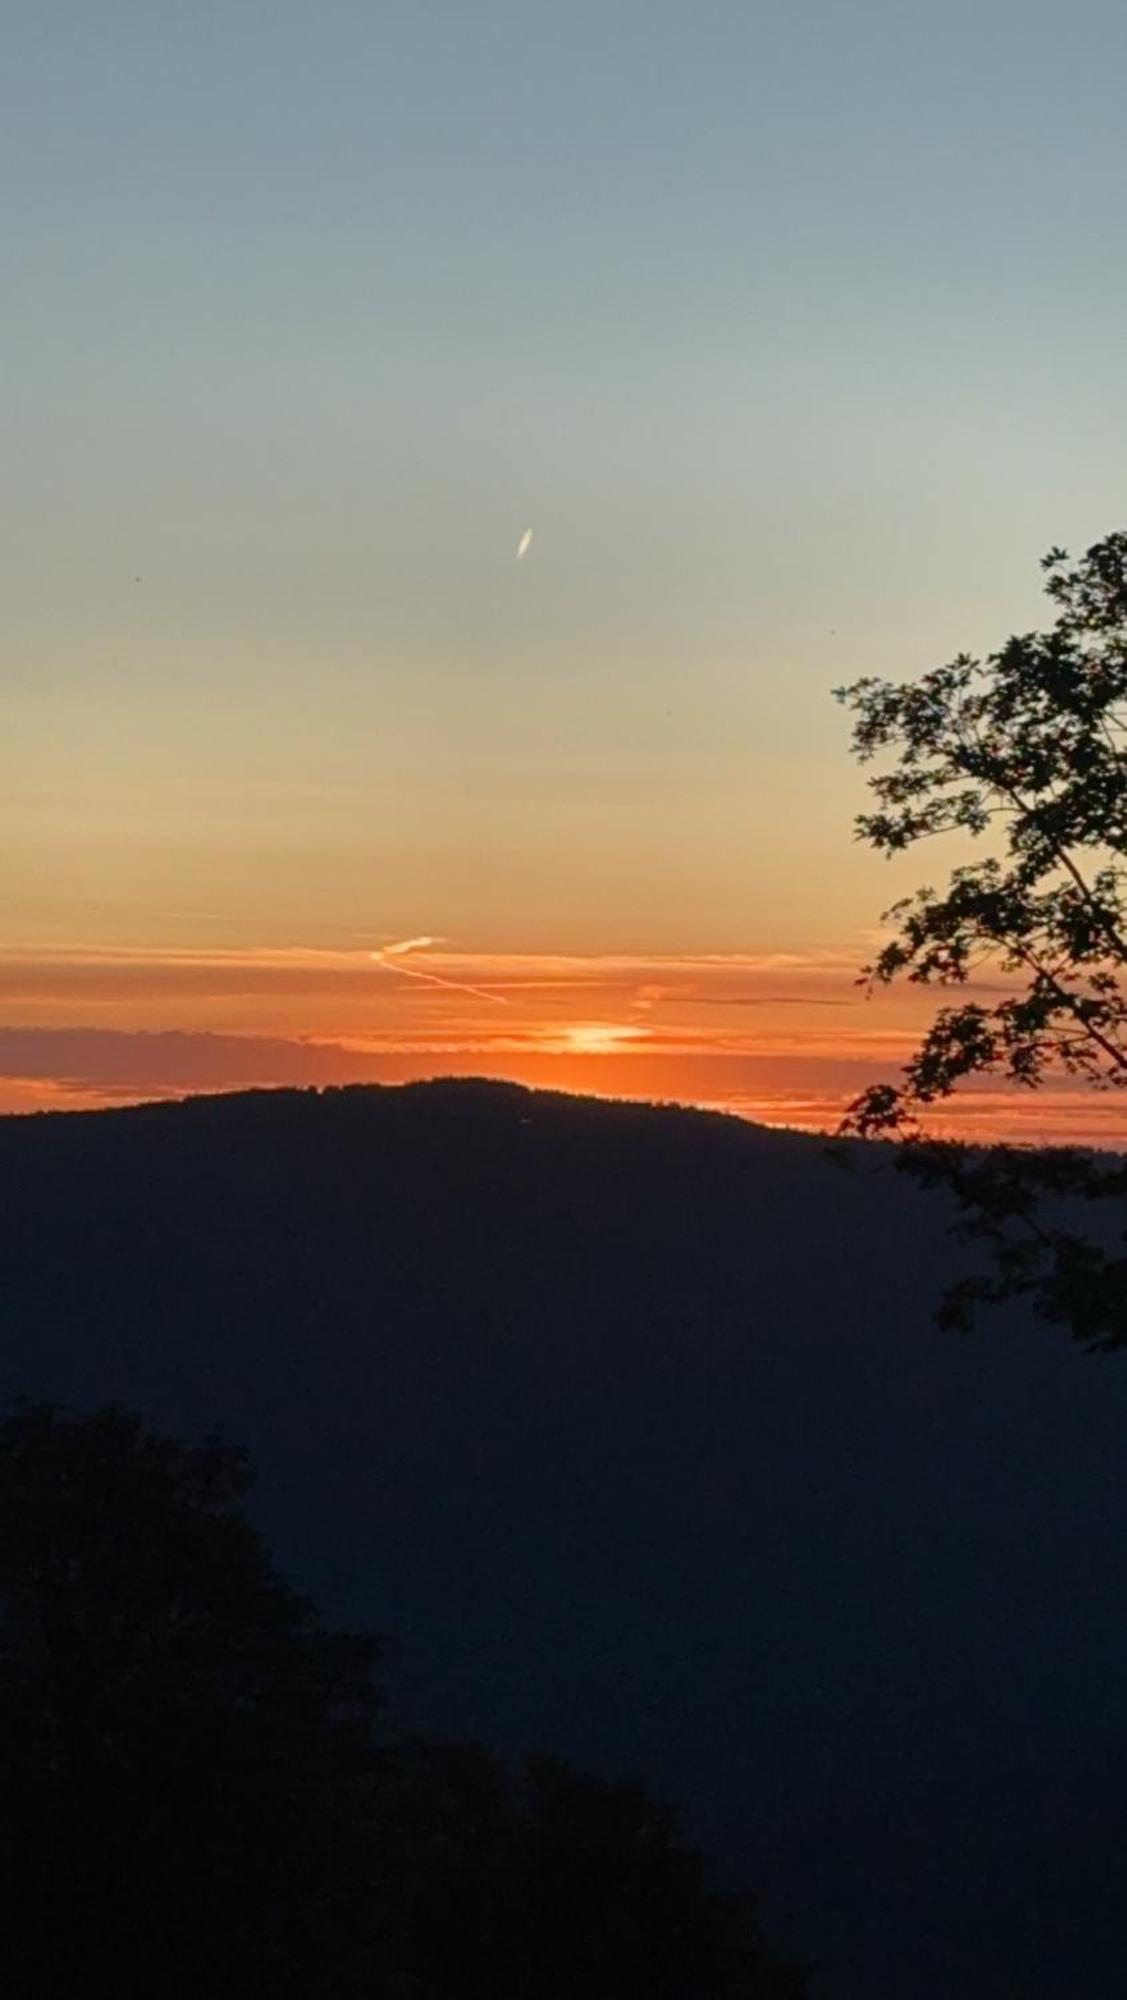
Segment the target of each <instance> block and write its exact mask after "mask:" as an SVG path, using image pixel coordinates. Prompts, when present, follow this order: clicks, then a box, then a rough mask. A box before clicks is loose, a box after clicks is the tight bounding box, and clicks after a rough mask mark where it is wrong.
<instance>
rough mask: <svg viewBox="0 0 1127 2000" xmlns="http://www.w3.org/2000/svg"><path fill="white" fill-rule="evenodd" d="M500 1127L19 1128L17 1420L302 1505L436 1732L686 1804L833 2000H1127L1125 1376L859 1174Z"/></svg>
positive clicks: (465, 1108)
mask: <svg viewBox="0 0 1127 2000" xmlns="http://www.w3.org/2000/svg"><path fill="white" fill-rule="evenodd" d="M859 1160H860V1166H859V1171H858V1172H856V1173H854V1174H844V1173H842V1172H840V1171H839V1170H837V1169H835V1167H834V1166H833V1165H831V1164H830V1163H829V1162H828V1161H827V1159H826V1154H825V1146H824V1142H822V1141H819V1140H817V1139H810V1138H803V1137H799V1136H795V1135H790V1134H784V1133H778V1132H770V1131H765V1130H762V1129H760V1128H757V1127H754V1126H749V1125H747V1124H745V1123H743V1122H742V1121H738V1120H735V1119H728V1118H723V1117H719V1116H710V1115H707V1114H704V1113H699V1112H693V1111H685V1110H676V1109H670V1108H664V1107H648V1106H641V1105H623V1104H608V1103H602V1102H597V1101H592V1100H585V1099H577V1098H569V1097H563V1096H551V1095H545V1094H540V1093H531V1092H527V1091H524V1090H522V1089H520V1088H518V1087H515V1086H509V1085H503V1084H486V1083H473V1082H450V1083H434V1084H425V1085H411V1086H405V1087H402V1088H394V1089H392V1088H382V1089H381V1088H372V1087H365V1088H354V1089H341V1090H332V1091H326V1092H322V1093H317V1092H302V1091H272V1092H262V1093H254V1094H250V1095H244V1096H228V1097H221V1098H210V1099H208V1098H200V1099H194V1100H189V1101H187V1102H185V1103H183V1104H174V1105H168V1104H165V1105H154V1106H145V1107H140V1108H134V1109H128V1110H120V1111H110V1112H98V1113H78V1114H65V1115H63V1114H60V1115H55V1114H52V1115H45V1116H39V1117H32V1118H18V1119H17V1118H10V1119H4V1120H0V1329H2V1354H0V1389H2V1390H3V1391H4V1392H5V1393H6V1394H8V1395H19V1394H29V1395H34V1396H50V1397H54V1398H57V1399H59V1400H60V1401H64V1402H66V1403H68V1404H71V1405H73V1406H75V1407H78V1408H89V1407H92V1406H94V1405H96V1404H100V1403H104V1402H107V1401H110V1400H114V1399H117V1400H121V1401H124V1402H126V1403H128V1404H130V1405H131V1406H133V1407H135V1408H138V1409H140V1410H141V1411H142V1412H143V1413H144V1414H145V1415H146V1417H148V1418H149V1419H150V1420H151V1421H152V1422H154V1423H157V1424H159V1425H160V1426H162V1427H165V1428H170V1429H174V1430H176V1431H178V1432H180V1433H181V1434H188V1435H193V1436H199V1435H201V1434H202V1433H204V1432H206V1431H208V1430H211V1429H214V1428H216V1427H219V1428H220V1429H221V1430H222V1431H223V1433H224V1434H225V1435H226V1436H227V1437H228V1438H230V1439H232V1440H235V1441H238V1442H242V1443H245V1444H247V1445H248V1446H249V1447H250V1449H251V1451H252V1452H253V1455H254V1459H255V1463H256V1465H257V1467H258V1472H259V1483H258V1488H257V1494H256V1514H257V1518H258V1520H259V1522H260V1524H261V1525H262V1526H263V1527H264V1528H265V1530H266V1531H267V1533H268V1535H269V1537H270V1541H271V1545H272V1548H273V1550H274V1553H275V1556H276V1558H277V1560H278V1563H279V1565H280V1567H281V1568H282V1570H283V1572H284V1573H285V1574H287V1575H288V1576H290V1577H291V1578H292V1579H293V1581H294V1582H295V1583H297V1584H299V1585H300V1586H301V1587H302V1588H303V1589H306V1590H308V1591H309V1592H310V1593H311V1594H312V1595H313V1596H314V1597H315V1598H316V1600H317V1602H318V1604H319V1605H320V1607H321V1609H322V1610H323V1612H324V1613H325V1614H326V1615H327V1616H329V1617H330V1618H332V1619H334V1620H342V1619H344V1620H348V1621H350V1622H353V1623H364V1624H367V1625H369V1626H371V1627H374V1628H376V1629H378V1630H380V1631H385V1632H387V1633H389V1634H390V1635H392V1637H393V1639H394V1642H395V1643H394V1648H393V1651H392V1654H391V1658H390V1661H389V1670H388V1680H389V1685H390V1687H391V1690H392V1695H393V1701H394V1711H395V1714H396V1716H397V1717H398V1718H400V1719H402V1720H404V1721H411V1722H418V1723H420V1724H423V1725H425V1726H429V1727H434V1728H439V1729H443V1730H449V1731H452V1732H465V1733H472V1734H475V1735H480V1736H483V1737H485V1738H486V1739H487V1740H488V1741H490V1742H492V1743H493V1744H495V1745H496V1746H497V1747H499V1748H502V1749H509V1748H521V1747H525V1746H533V1745H544V1746H549V1747H552V1748H555V1749H559V1750H561V1751H564V1752H567V1753H569V1754H571V1755H572V1756H574V1757H576V1758H578V1759H581V1760H583V1761H584V1762H586V1763H589V1764H596V1765H600V1766H606V1767H609V1768H611V1769H615V1770H620V1769H635V1770H638V1771H641V1772H643V1773H644V1774H645V1775H646V1776H647V1777H648V1778H649V1779H650V1780H651V1781H652V1783H653V1784H654V1785H655V1786H656V1787H657V1788H658V1789H662V1790H664V1791H665V1792H667V1793H668V1794H669V1795H670V1796H672V1797H673V1798H675V1799H676V1800H677V1801H678V1802H679V1803H681V1804H682V1805H683V1807H684V1809H685V1813H686V1819H687V1823H688V1827H689V1830H690V1832H691V1833H692V1834H693V1835H694V1836H695V1837H697V1838H699V1839H701V1840H702V1841H704V1842H705V1844H706V1845H709V1846H710V1847H711V1848H712V1850H713V1851H714V1852H715V1853H716V1854H717V1855H718V1857H719V1858H720V1860H721V1862H722V1863H723V1865H724V1866H725V1867H726V1868H727V1869H729V1870H730V1871H731V1872H732V1873H733V1874H736V1875H738V1876H739V1877H740V1878H741V1879H746V1880H747V1881H749V1882H750V1883H751V1884H752V1885H753V1886H755V1887H756V1888H757V1889H758V1891H759V1892H760V1896H761V1901H762V1907H763V1914H764V1918H765V1921H766V1922H767V1925H768V1928H769V1930H770V1933H771V1935H772V1936H775V1937H778V1938H779V1939H780V1940H781V1941H782V1942H783V1943H784V1944H789V1945H792V1946H793V1947H795V1948H796V1949H798V1950H799V1951H800V1952H801V1953H802V1954H803V1955H805V1956H808V1957H811V1958H813V1959H815V1960H817V1961H818V1962H819V1963H820V1965H821V1967H822V1974H823V1977H822V1986H821V1988H820V1990H821V1991H822V1992H824V1993H825V1995H826V1996H827V2000H1003V1996H1013V1997H1014V2000H1075V1997H1076V1996H1079V1995H1083V2000H1122V1996H1123V1995H1124V1994H1125V1993H1127V1954H1125V1950H1124V1944H1125V1932H1127V1925H1125V1922H1124V1917H1123V1914H1122V1905H1123V1888H1122V1885H1123V1881H1124V1879H1127V1876H1125V1867H1124V1864H1125V1863H1127V1786H1125V1784H1124V1779H1125V1778H1127V1723H1125V1721H1124V1702H1123V1690H1124V1687H1125V1686H1127V1358H1122V1357H1121V1358H1119V1359H1117V1358H1116V1357H1110V1358H1109V1357H1090V1356H1087V1355H1084V1354H1082V1353H1080V1352H1079V1351H1077V1350H1075V1349H1073V1348H1071V1347H1070V1346H1069V1345H1068V1343H1067V1341H1066V1340H1065V1339H1064V1337H1063V1336H1062V1335H1061V1334H1060V1333H1059V1332H1056V1331H1052V1330H1049V1329H1046V1328H1044V1327H1042V1326H1040V1325H1038V1324H1036V1323H1034V1322H1032V1321H1030V1320H1029V1318H1028V1317H1027V1316H1025V1315H1023V1314H1021V1313H1018V1312H1014V1313H1012V1314H1010V1315H1008V1316H1006V1315H1002V1316H999V1317H998V1318H997V1319H995V1320H994V1321H992V1322H990V1323H988V1324H987V1325H985V1326H984V1327H983V1329H982V1331H981V1332H980V1333H979V1334H977V1335H976V1336H974V1337H973V1338H972V1339H960V1338H958V1337H956V1336H954V1335H951V1334H943V1333H940V1332H939V1331H937V1330H936V1329H935V1327H934V1326H933V1325H932V1323H931V1320H930V1311H931V1307H932V1305H933V1303H934V1299H935V1297H936V1294H937V1292H938V1290H939V1287H940V1285H941V1282H942V1280H943V1278H944V1276H945V1275H949V1274H950V1271H951V1269H952V1268H953V1260H954V1259H956V1258H957V1257H959V1256H960V1255H962V1252H960V1251H958V1250H957V1249H954V1248H953V1247H952V1245H951V1243H950V1241H949V1239H948V1237H947V1235H946V1220H947V1218H946V1216H945V1213H944V1211H943V1208H942V1206H941V1204H940V1203H939V1201H938V1200H937V1199H936V1198H935V1197H933V1196H927V1195H924V1194H922V1193H921V1192H919V1191H918V1190H917V1189H915V1188H913V1187H911V1186H910V1185H909V1184H907V1183H906V1182H905V1181H904V1180H903V1179H902V1178H900V1177H898V1176H897V1175H896V1174H895V1173H893V1172H892V1171H891V1170H890V1169H889V1167H888V1162H887V1155H886V1153H885V1152H884V1150H883V1149H878V1148H872V1149H862V1151H861V1153H860V1155H859Z"/></svg>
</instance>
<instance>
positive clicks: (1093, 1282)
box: [837, 533, 1127, 1348]
mask: <svg viewBox="0 0 1127 2000" xmlns="http://www.w3.org/2000/svg"><path fill="white" fill-rule="evenodd" d="M1067 563H1068V558H1067V555H1066V554H1065V552H1064V550H1062V549H1053V550H1052V551H1051V552H1050V554H1049V555H1048V556H1046V557H1045V559H1044V563H1043V565H1042V566H1043V568H1044V570H1045V571H1046V573H1047V576H1048V583H1047V586H1046V588H1047V591H1048V594H1049V596H1050V597H1051V598H1052V599H1053V601H1054V602H1055V604H1056V605H1057V606H1058V614H1057V618H1056V621H1055V624H1054V625H1053V627H1052V629H1051V630H1050V631H1048V632H1031V633H1026V634H1024V635H1022V636H1019V637H1014V638H1011V639H1009V640H1008V641H1007V642H1006V644H1005V645H1004V646H1003V647H1002V649H1001V651H1000V652H997V653H994V654H992V655H990V657H989V658H988V659H987V660H986V661H985V662H983V661H980V660H977V659H974V658H972V657H971V656H970V655H969V654H965V653H964V654H960V655H959V657H958V658H957V659H955V660H954V661H953V662H952V663H951V664H950V665H949V666H945V667H939V668H936V669H935V670H934V671H933V672H931V673H929V674H925V675H924V677H923V678H922V679H921V680H920V681H917V682H911V683H907V684H905V685H902V686H895V685H892V684H890V683H888V682H886V681H880V680H876V679H873V678H866V679H863V680H860V681H857V682H856V683H854V685H853V686H852V687H848V688H841V689H838V690H837V694H838V699H839V700H841V701H844V702H846V703H847V704H848V705H849V707H850V708H851V709H852V710H853V711H854V713H855V714H856V716H857V721H856V724H855V727H854V735H853V744H854V748H855V751H856V753H857V755H858V757H859V758H860V759H861V761H862V762H867V761H868V760H869V759H870V758H871V757H873V756H875V755H876V754H877V753H878V752H880V751H884V750H889V749H892V750H894V751H895V752H896V755H897V763H896V765H895V768H894V769H892V770H891V771H888V772H885V773H883V774H881V775H879V776H877V777H874V778H873V779H872V780H871V781H870V788H871V790H872V792H873V793H874V795H875V797H876V800H877V809H876V810H875V811H874V812H870V813H865V814H862V815H861V816H860V817H859V819H858V821H857V827H858V833H859V835H860V837H861V838H862V839H864V840H867V841H868V842H869V843H870V844H871V845H872V846H873V847H875V848H876V849H877V851H878V852H879V853H883V854H887V855H891V854H895V853H898V852H900V851H901V850H903V849H905V848H908V847H911V846H914V845H915V844H916V843H917V842H918V841H921V840H926V839H929V838H931V837H932V836H933V835H937V834H945V833H959V832H961V833H965V834H968V835H970V836H971V837H972V838H975V839H977V838H980V837H982V836H984V835H992V836H993V837H994V838H995V839H996V840H998V841H1000V842H1001V844H1002V846H1003V850H1004V851H1003V854H1002V855H1001V857H999V855H997V854H994V855H990V856H988V857H987V858H985V859H984V860H982V861H979V862H976V863H974V864H971V865H966V866H961V867H957V868H956V869H955V870H954V872H953V873H952V875H951V877H950V880H949V883H948V887H947V890H946V893H945V894H939V893H937V892H936V891H935V890H934V889H932V888H924V889H921V890H920V891H919V892H918V894H917V895H916V896H914V897H910V898H907V899H905V900H904V901H901V902H899V903H897V904H895V905H894V906H893V908H892V909H891V910H889V911H887V912H886V913H885V916H886V920H888V919H895V921H896V924H897V926H898V933H899V934H898V935H897V936H896V937H895V938H894V939H893V940H892V941H891V942H890V943H888V944H887V945H885V947H884V949H883V950H882V951H881V952H880V953H879V955H878V956H877V958H876V960H875V962H874V963H873V964H872V965H871V966H868V967H866V969H865V974H864V977H865V978H866V979H867V980H868V981H870V982H871V983H874V982H875V983H880V984H887V983H888V982H889V981H891V980H893V979H896V978H898V977H901V976H905V977H907V978H908V979H909V980H911V981H914V982H916V983H920V984H935V985H938V986H961V985H965V984H966V983H967V982H968V981H969V980H973V979H974V978H975V977H976V975H978V974H980V973H983V972H985V973H987V974H988V975H989V974H991V973H993V975H994V976H995V977H996V976H997V974H998V972H999V970H1000V971H1001V972H1002V973H1003V974H1005V975H1012V981H1013V983H1012V984H1007V987H1006V990H1005V992H1004V993H1003V995H1002V997H1001V998H999V999H996V1000H995V1001H994V1002H993V1004H991V1005H986V1004H983V1002H982V1001H981V1000H979V999H974V1000H969V1001H966V1002H964V1003H962V1004H959V1005H954V1006H946V1007H943V1008H942V1009H941V1010H940V1012H939V1013H938V1015H937V1017H936V1019H935V1021H934V1022H933V1024H932V1026H931V1028H930V1029H929V1031H928V1033H927V1034H926V1035H925V1037H924V1039H923V1042H922V1043H921V1045H920V1047H919V1048H918V1049H917V1051H916V1053H915V1054H914V1056H913V1057H912V1059H911V1061H910V1062H909V1063H908V1064H907V1066H906V1068H905V1071H904V1081H903V1082H902V1083H899V1084H892V1083H881V1084H875V1085H873V1086H872V1087H871V1088H870V1089H868V1090H867V1091H866V1092H865V1093H864V1094H863V1096H862V1097H860V1098H859V1099H858V1100H857V1102H856V1103H855V1104H854V1105H853V1106H852V1107H851V1109H850V1113H849V1116H848V1118H847V1120H846V1123H845V1126H844V1128H843V1129H844V1130H845V1131H847V1132H854V1133H861V1134H864V1135H881V1134H886V1135H890V1136H894V1137H897V1138H900V1139H902V1140H905V1141H907V1144H906V1145H905V1146H904V1147H903V1149H902V1151H901V1153H900V1156H899V1163H900V1164H901V1165H902V1166H903V1167H904V1168H905V1169H906V1170H907V1171H909V1172H910V1173H912V1174H914V1175H916V1176H917V1177H918V1178H919V1179H920V1180H921V1181H923V1182H925V1183H929V1184H935V1185H941V1186H943V1187H944V1188H946V1189H948V1190H949V1191H950V1192H952V1193H953V1194H954V1195H955V1197H956V1200H957V1202H958V1204H959V1207H960V1210H961V1213H962V1217H963V1227H964V1232H965V1233H966V1234H967V1235H969V1236H972V1237H974V1238H977V1239H979V1240H982V1241H984V1242H985V1243H987V1244H988V1245H989V1246H990V1247H991V1250H992V1253H993V1271H992V1274H990V1275H976V1276H973V1277H970V1278H966V1279H963V1280H962V1281H961V1282H959V1283H958V1284H956V1285H955V1286H953V1287H952V1288H951V1289H950V1290H949V1291H948V1293H947V1295H946V1298H945V1300H944V1303H943V1306H942V1308H941V1317H942V1318H943V1320H944V1321H945V1322H946V1323H948V1324H952V1325H966V1324H968V1323H969V1322H970V1320H971V1318H972V1316H973V1311H974V1308H975V1307H976V1306H977V1305H978V1304H980V1303H983V1302H992V1301H997V1300H999V1299H1003V1298H1006V1297H1009V1296H1011V1295H1014V1294H1021V1295H1024V1296H1028V1297H1029V1298H1031V1299H1032V1300H1033V1301H1034V1302H1035V1304H1036V1305H1037V1307H1038V1308H1039V1310H1040V1311H1041V1312H1043V1313H1044V1314H1045V1315H1047V1317H1049V1318H1050V1319H1052V1320H1055V1321H1059V1322H1061V1323H1063V1324H1064V1325H1066V1326H1067V1327H1068V1329H1069V1330H1070V1332H1071V1333H1072V1335H1073V1336H1074V1338H1075V1339H1077V1340H1079V1341H1082V1342H1084V1343H1085V1344H1086V1345H1087V1346H1089V1347H1093V1348H1115V1347H1120V1346H1123V1345H1125V1344H1127V1258H1125V1257H1124V1256H1123V1254H1122V1253H1121V1252H1119V1251H1118V1250H1116V1249H1115V1248H1114V1243H1115V1239H1116V1235H1117V1234H1118V1236H1119V1238H1120V1240H1123V1239H1124V1236H1125V1235H1127V1232H1125V1231H1124V1219H1125V1215H1124V1205H1125V1202H1127V1163H1125V1162H1124V1161H1123V1160H1121V1159H1118V1158H1115V1157H1105V1158H1103V1159H1100V1158H1099V1157H1098V1156H1096V1155H1093V1153H1092V1152H1091V1151H1088V1150H1084V1149H1078V1148H1059V1149H1053V1150H1052V1151H1051V1152H1035V1151H1027V1150H1024V1149H1020V1148H1016V1147H988V1148H969V1147H963V1146H957V1145H954V1144H952V1143H942V1142H939V1141H936V1140H935V1139H932V1138H928V1137H927V1136H925V1133H924V1131H923V1129H922V1127H921V1125H920V1122H919V1120H918V1118H917V1116H916V1114H917V1112H918V1111H919V1110H920V1109H921V1107H925V1106H928V1105H931V1104H934V1103H935V1102H936V1101H937V1100H939V1099H942V1098H945V1097H947V1096H949V1095H950V1093H951V1092H952V1091H954V1090H956V1089H957V1088H958V1086H959V1085H960V1084H961V1083H963V1082H964V1081H965V1080H966V1079H968V1078H974V1077H978V1076H991V1075H993V1076H999V1077H1002V1078H1004V1079H1006V1080H1007V1081H1009V1082H1011V1083H1016V1084H1019V1085H1022V1086H1024V1087H1025V1088H1027V1089H1036V1088H1037V1086H1038V1085H1039V1084H1042V1083H1043V1082H1045V1080H1046V1079H1047V1078H1050V1077H1051V1076H1053V1075H1054V1074H1056V1075H1060V1074H1064V1075H1067V1076H1071V1077H1076V1078H1079V1079H1081V1080H1082V1081H1083V1082H1084V1083H1085V1084H1087V1085H1090V1086H1091V1087H1092V1088H1093V1089H1094V1090H1100V1091H1114V1090H1122V1089H1123V1088H1124V1087H1125V1086H1127V991H1125V989H1124V973H1125V971H1127V871H1125V868H1124V857H1125V856H1127V761H1125V760H1127V533H1120V534H1115V535H1111V536H1109V537H1108V538H1107V539H1106V540H1105V541H1103V542H1099V543H1097V544H1096V545H1095V546H1094V547H1092V548H1090V549H1089V550H1088V552H1087V554H1086V555H1085V556H1084V557H1083V558H1082V559H1081V561H1080V562H1079V563H1078V564H1077V565H1076V566H1075V567H1074V568H1069V567H1067V566H1066V565H1067ZM1109 1218H1110V1219H1109Z"/></svg>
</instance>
